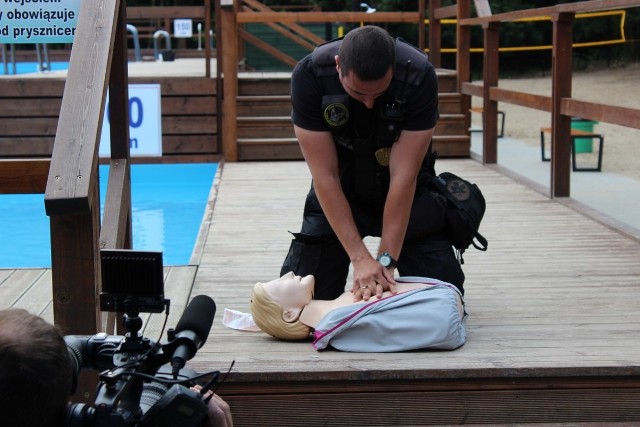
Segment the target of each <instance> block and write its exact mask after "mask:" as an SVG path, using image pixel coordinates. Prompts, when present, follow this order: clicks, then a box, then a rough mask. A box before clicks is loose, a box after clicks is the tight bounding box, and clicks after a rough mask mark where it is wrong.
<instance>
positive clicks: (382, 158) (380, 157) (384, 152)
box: [376, 147, 391, 166]
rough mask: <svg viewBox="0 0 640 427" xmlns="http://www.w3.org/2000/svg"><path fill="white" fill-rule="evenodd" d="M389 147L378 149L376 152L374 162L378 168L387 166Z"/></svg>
mask: <svg viewBox="0 0 640 427" xmlns="http://www.w3.org/2000/svg"><path fill="white" fill-rule="evenodd" d="M390 153H391V147H384V148H380V149H379V150H377V151H376V160H377V161H378V164H379V165H380V166H389V155H390Z"/></svg>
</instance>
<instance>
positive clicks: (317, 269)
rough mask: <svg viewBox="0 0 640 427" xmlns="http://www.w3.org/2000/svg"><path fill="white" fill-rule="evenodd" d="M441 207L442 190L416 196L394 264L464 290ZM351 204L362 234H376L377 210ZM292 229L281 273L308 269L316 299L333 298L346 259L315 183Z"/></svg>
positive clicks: (344, 273)
mask: <svg viewBox="0 0 640 427" xmlns="http://www.w3.org/2000/svg"><path fill="white" fill-rule="evenodd" d="M445 207H446V200H445V199H444V198H443V197H442V196H440V195H438V194H436V193H431V192H428V191H426V190H425V191H424V192H423V193H422V194H420V195H419V196H417V197H416V199H414V203H413V206H412V209H411V217H410V219H409V226H408V228H407V233H406V236H405V241H404V244H403V246H402V251H401V253H400V257H399V258H398V265H397V270H398V273H399V275H401V276H419V277H431V278H435V279H439V280H442V281H445V282H449V283H451V284H453V285H455V286H456V287H457V288H458V289H459V290H460V291H461V292H464V290H463V286H462V285H463V283H464V273H463V271H462V268H461V266H460V263H459V262H458V259H457V257H456V254H455V251H454V249H453V247H452V246H451V243H450V241H449V240H448V239H447V238H446V235H445V234H444V231H443V230H444V214H445ZM351 210H352V213H353V217H354V220H355V222H356V226H357V227H358V230H359V231H360V235H361V236H362V237H363V238H364V237H366V236H374V237H380V234H381V231H382V212H381V210H379V209H366V208H365V207H363V206H362V205H359V204H355V203H352V204H351ZM371 211H374V212H371ZM293 235H294V239H293V241H292V242H291V246H290V248H289V253H288V254H287V257H286V258H285V261H284V264H283V265H282V269H281V272H280V275H284V274H286V273H288V272H289V271H293V272H294V273H295V274H296V275H300V276H306V275H309V274H311V275H313V276H314V278H315V293H314V298H315V299H321V300H332V299H335V298H337V297H338V296H339V295H341V294H342V293H343V292H344V291H345V285H346V279H347V276H348V274H349V264H350V260H349V256H348V255H347V253H346V251H345V250H344V249H343V247H342V245H341V243H340V241H339V240H338V238H337V237H336V235H335V233H334V232H333V230H332V228H331V226H330V225H329V222H328V221H327V218H326V217H325V216H324V213H323V212H322V209H321V208H320V203H319V202H318V199H317V197H316V195H315V191H314V189H313V187H312V188H311V190H310V191H309V194H308V195H307V199H306V202H305V208H304V216H303V223H302V230H301V231H300V233H293Z"/></svg>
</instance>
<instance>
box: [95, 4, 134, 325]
mask: <svg viewBox="0 0 640 427" xmlns="http://www.w3.org/2000/svg"><path fill="white" fill-rule="evenodd" d="M128 63H129V61H128V57H127V5H126V1H125V0H121V1H120V11H119V13H118V19H117V21H116V29H115V38H114V43H113V55H112V57H111V71H110V73H109V104H110V108H109V110H110V111H109V117H110V138H111V147H110V148H111V167H110V169H109V178H110V179H109V180H108V182H110V183H112V184H111V185H115V183H116V182H118V183H119V184H120V185H121V188H117V189H116V188H109V185H108V186H107V192H108V194H107V197H106V199H107V201H108V202H109V203H108V205H115V206H119V205H120V202H119V201H118V200H111V198H112V197H113V196H115V197H117V198H119V199H121V200H125V201H126V202H127V205H128V206H126V207H124V209H125V211H126V213H125V215H124V217H125V218H124V221H125V226H124V227H125V230H124V238H123V239H121V240H120V239H118V237H119V233H118V231H119V230H109V232H110V234H109V236H107V238H103V237H102V233H101V241H100V243H101V245H100V247H101V248H108V249H132V247H133V235H132V218H131V215H132V214H131V171H130V161H129V159H130V147H129V138H130V137H129V72H128ZM112 175H113V176H120V178H121V179H120V180H115V179H113V180H112V179H111V177H112ZM123 194H125V196H124V197H123ZM108 214H111V212H109V211H108V207H107V203H105V218H106V216H107V215H108ZM119 223H120V221H118V222H117V224H119ZM96 256H97V257H98V260H97V262H96V264H97V269H98V272H100V271H101V270H100V267H101V261H100V252H99V251H98V253H97V254H96ZM98 278H99V280H98V281H97V282H96V288H97V290H96V292H97V293H98V295H99V293H100V292H101V291H102V277H101V274H100V273H99V274H98ZM97 301H98V300H96V302H97ZM122 315H123V313H108V315H107V316H106V322H105V324H104V325H103V328H101V329H100V330H106V332H107V333H109V334H114V333H118V334H124V332H125V331H124V328H123V325H122V324H121V323H120V322H119V320H120V319H122Z"/></svg>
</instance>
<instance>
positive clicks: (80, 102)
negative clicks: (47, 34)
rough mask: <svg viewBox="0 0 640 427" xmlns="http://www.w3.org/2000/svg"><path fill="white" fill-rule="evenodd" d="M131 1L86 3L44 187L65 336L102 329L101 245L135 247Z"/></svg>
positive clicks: (56, 302)
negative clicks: (105, 170) (106, 149)
mask: <svg viewBox="0 0 640 427" xmlns="http://www.w3.org/2000/svg"><path fill="white" fill-rule="evenodd" d="M126 35H127V34H126V3H125V1H124V0H123V1H120V0H95V1H92V2H81V6H80V12H79V15H78V26H77V29H76V34H75V39H74V44H73V48H72V51H71V58H70V62H69V70H68V73H67V80H66V84H65V89H64V95H63V98H62V106H61V109H60V118H59V120H58V129H57V132H56V138H55V142H54V146H53V153H52V157H51V166H50V170H49V175H48V180H47V186H46V190H45V209H46V212H47V215H49V217H50V227H51V266H52V286H53V308H54V321H55V323H56V324H57V325H58V326H59V327H61V328H62V330H63V331H64V333H67V334H69V333H73V334H93V333H96V332H97V331H99V330H100V329H101V320H100V318H99V315H98V311H97V308H96V305H97V304H96V301H97V296H98V293H99V291H100V283H101V278H100V248H130V247H131V246H130V245H131V193H130V180H129V176H130V173H129V167H130V166H129V121H128V120H129V102H128V88H127V86H128V76H127V43H126ZM107 87H108V88H109V95H110V104H111V114H110V121H111V167H110V172H109V179H108V186H107V203H108V205H106V206H105V211H104V227H103V229H102V232H101V225H100V192H99V180H98V148H99V143H100V133H101V129H102V118H103V113H104V108H105V99H106V94H107Z"/></svg>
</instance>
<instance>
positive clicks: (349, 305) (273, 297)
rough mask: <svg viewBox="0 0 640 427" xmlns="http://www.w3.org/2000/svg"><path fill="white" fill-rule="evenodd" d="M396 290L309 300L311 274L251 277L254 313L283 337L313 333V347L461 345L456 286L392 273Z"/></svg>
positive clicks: (359, 348)
mask: <svg viewBox="0 0 640 427" xmlns="http://www.w3.org/2000/svg"><path fill="white" fill-rule="evenodd" d="M396 283H397V287H396V294H392V293H391V292H385V293H384V294H383V295H382V297H381V298H378V297H376V296H373V297H371V298H370V299H369V300H368V301H358V302H354V295H353V294H352V293H351V292H345V293H344V294H342V295H341V296H339V297H338V298H336V299H335V300H331V301H325V300H314V299H313V288H314V278H313V276H305V277H301V276H296V275H294V273H293V272H289V273H287V274H285V275H284V276H282V277H280V278H278V279H275V280H272V281H270V282H266V283H262V282H259V283H256V285H255V286H254V289H253V294H252V297H251V312H252V315H253V319H254V321H255V322H256V324H257V325H258V326H259V327H260V329H261V330H263V331H264V332H266V333H268V334H269V335H272V336H274V337H276V338H279V339H283V340H290V341H295V340H306V339H308V338H309V337H310V336H311V335H312V336H313V338H314V342H313V345H314V348H316V349H317V350H322V349H324V348H326V347H327V346H329V345H330V346H331V347H334V348H335V349H338V350H342V351H357V352H392V351H404V350H415V349H446V350H452V349H454V348H457V347H460V346H461V345H463V344H464V342H465V340H466V330H465V320H466V313H465V311H464V303H463V300H462V297H461V295H460V292H459V291H458V290H457V289H456V287H455V286H453V285H451V284H449V283H446V282H442V281H439V280H436V279H428V278H423V277H399V278H396Z"/></svg>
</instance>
